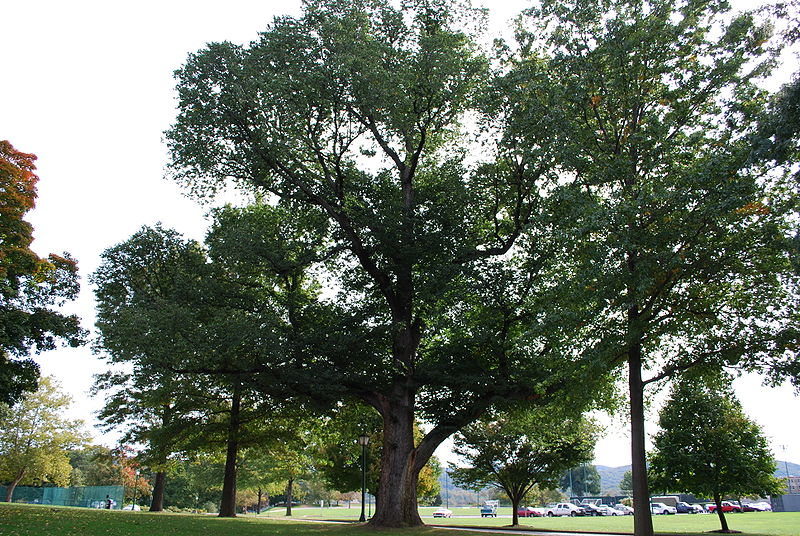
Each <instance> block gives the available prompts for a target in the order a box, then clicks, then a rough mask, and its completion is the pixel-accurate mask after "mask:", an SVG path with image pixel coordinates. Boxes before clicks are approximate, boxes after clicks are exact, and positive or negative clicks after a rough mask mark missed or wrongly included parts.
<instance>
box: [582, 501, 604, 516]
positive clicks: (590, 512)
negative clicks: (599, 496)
mask: <svg viewBox="0 0 800 536" xmlns="http://www.w3.org/2000/svg"><path fill="white" fill-rule="evenodd" d="M578 508H581V509H582V510H583V515H586V516H601V515H603V512H601V511H600V510H599V509H598V508H597V507H596V506H595V505H593V504H589V503H586V504H579V505H578Z"/></svg>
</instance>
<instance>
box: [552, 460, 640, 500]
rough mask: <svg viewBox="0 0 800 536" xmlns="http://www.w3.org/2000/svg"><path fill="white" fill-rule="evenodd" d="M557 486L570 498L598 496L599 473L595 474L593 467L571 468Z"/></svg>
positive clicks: (595, 469) (584, 465)
mask: <svg viewBox="0 0 800 536" xmlns="http://www.w3.org/2000/svg"><path fill="white" fill-rule="evenodd" d="M629 472H630V471H629ZM558 486H559V488H560V489H561V491H564V492H566V493H570V494H571V495H572V496H578V497H585V496H586V495H599V494H600V473H598V472H597V468H596V467H595V466H594V465H586V464H583V465H580V466H578V467H572V468H570V469H569V470H568V471H567V472H566V473H564V474H563V475H562V476H561V479H560V480H559V482H558Z"/></svg>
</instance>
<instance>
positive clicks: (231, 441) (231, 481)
mask: <svg viewBox="0 0 800 536" xmlns="http://www.w3.org/2000/svg"><path fill="white" fill-rule="evenodd" d="M241 403H242V393H241V386H240V385H239V383H238V381H237V382H236V384H235V385H234V387H233V399H232V400H231V417H230V421H229V422H228V450H227V453H226V455H225V476H224V477H223V480H222V502H221V504H220V507H219V517H236V461H237V460H236V458H237V457H238V455H239V424H240V423H239V418H240V412H241Z"/></svg>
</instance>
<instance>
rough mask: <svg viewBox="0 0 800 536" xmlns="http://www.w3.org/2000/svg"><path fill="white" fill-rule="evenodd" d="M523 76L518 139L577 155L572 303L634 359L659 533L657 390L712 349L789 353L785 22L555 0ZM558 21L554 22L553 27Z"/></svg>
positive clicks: (634, 412) (564, 195) (571, 168)
mask: <svg viewBox="0 0 800 536" xmlns="http://www.w3.org/2000/svg"><path fill="white" fill-rule="evenodd" d="M530 14H531V16H530V17H529V18H528V19H527V21H526V26H525V29H524V31H521V32H520V41H521V43H522V45H521V47H520V49H519V51H518V53H517V54H516V55H513V56H511V57H509V58H508V59H509V63H508V65H509V73H508V75H507V78H506V85H505V86H504V87H505V88H507V90H508V91H509V92H511V93H512V97H510V98H511V99H512V100H513V101H514V102H516V103H517V104H516V108H515V109H514V113H513V115H512V116H511V125H512V126H511V128H509V129H508V132H510V133H511V134H513V136H514V137H513V140H515V141H517V142H518V143H522V144H524V145H526V146H528V147H533V148H536V147H548V148H550V149H551V150H553V151H556V155H555V157H556V158H557V160H558V162H559V167H560V169H561V172H562V181H563V182H562V187H560V188H558V189H557V190H556V191H555V192H554V197H557V198H559V199H560V201H561V203H560V205H559V208H558V209H556V210H555V212H556V213H557V214H558V215H559V216H560V218H559V221H560V223H561V224H562V225H564V224H566V225H565V235H564V236H565V237H567V240H566V242H565V250H567V251H570V252H571V253H572V255H571V256H569V257H566V256H564V257H562V258H564V259H565V264H564V270H565V272H567V273H570V274H571V275H572V278H571V284H572V286H571V288H570V285H569V283H570V282H565V283H564V284H563V285H562V286H560V287H559V288H558V292H560V296H562V297H563V296H569V298H568V299H567V300H565V301H563V302H562V303H563V304H564V306H565V307H566V308H567V309H570V310H574V311H576V314H577V315H579V316H580V315H582V316H581V318H582V320H583V322H582V323H581V324H579V326H580V328H579V329H578V330H576V335H577V336H576V337H575V342H576V351H578V352H580V353H581V354H582V355H583V356H584V357H585V358H587V359H590V360H597V361H604V362H605V363H607V365H608V366H609V367H617V366H624V367H626V368H627V373H628V393H629V400H630V419H631V454H632V462H633V466H632V473H633V496H634V505H635V520H634V524H635V533H636V535H637V536H649V535H651V534H652V532H653V529H652V519H651V517H650V513H649V505H648V502H649V492H648V485H647V473H646V467H645V441H644V440H645V431H644V390H645V387H646V386H647V385H649V384H652V383H654V382H656V381H659V380H661V379H664V378H666V377H668V376H671V375H673V374H676V373H678V372H680V371H681V370H684V369H686V368H689V367H691V366H693V365H695V364H698V363H703V362H713V363H716V364H718V365H721V364H725V363H731V362H736V361H740V360H743V359H744V358H747V359H751V358H752V361H750V363H751V364H753V363H755V362H757V361H759V360H761V359H765V358H766V357H767V356H773V357H774V356H776V355H779V354H782V352H783V348H781V347H780V345H779V344H778V341H777V337H776V336H775V335H776V333H777V332H778V331H779V330H780V329H781V327H784V326H786V325H787V323H788V322H789V321H790V320H789V318H788V316H789V311H788V309H782V308H775V307H772V305H773V304H776V303H789V301H790V296H789V292H787V289H786V287H784V286H783V283H785V282H787V281H788V279H787V278H790V274H791V272H790V271H789V263H788V262H787V255H786V247H785V246H786V240H785V239H786V236H787V235H788V231H789V229H791V228H792V224H791V223H790V221H791V218H792V216H791V214H790V213H789V211H790V210H792V209H791V207H792V203H791V201H790V200H789V202H787V196H791V195H793V194H792V193H791V191H790V190H787V189H785V188H783V185H782V184H781V181H782V178H781V177H778V178H775V177H774V176H770V175H765V174H764V173H763V171H764V170H763V169H762V168H761V167H760V166H758V165H756V164H755V163H754V162H753V159H752V151H751V144H750V139H749V135H750V134H751V133H752V132H753V130H754V128H755V125H756V119H757V118H758V114H759V113H760V111H761V109H762V108H763V104H764V102H765V95H764V94H763V92H762V91H761V90H759V89H758V88H757V87H756V82H757V80H758V79H759V77H760V76H761V75H764V74H766V73H767V72H769V68H770V67H771V65H772V62H773V57H772V55H771V54H770V51H769V49H768V48H767V46H768V43H769V41H768V40H769V37H770V31H769V27H768V25H767V24H759V23H758V22H757V21H756V20H755V19H754V16H753V15H752V14H747V13H745V14H739V15H733V14H730V13H729V5H728V3H727V2H726V1H724V0H700V1H681V2H672V1H666V0H613V1H610V2H607V1H602V2H601V1H589V2H586V1H572V0H553V1H545V2H543V3H542V6H541V9H537V10H532V11H531V12H530ZM542 37H543V39H542Z"/></svg>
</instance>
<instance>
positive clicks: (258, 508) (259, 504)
mask: <svg viewBox="0 0 800 536" xmlns="http://www.w3.org/2000/svg"><path fill="white" fill-rule="evenodd" d="M260 513H261V488H258V505H256V515H258V514H260Z"/></svg>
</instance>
